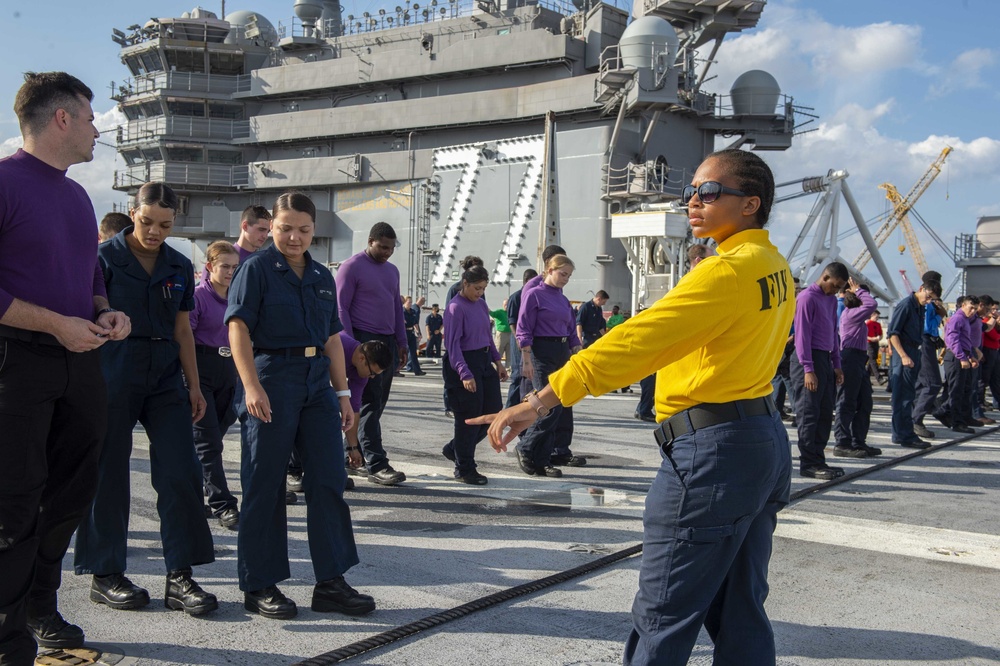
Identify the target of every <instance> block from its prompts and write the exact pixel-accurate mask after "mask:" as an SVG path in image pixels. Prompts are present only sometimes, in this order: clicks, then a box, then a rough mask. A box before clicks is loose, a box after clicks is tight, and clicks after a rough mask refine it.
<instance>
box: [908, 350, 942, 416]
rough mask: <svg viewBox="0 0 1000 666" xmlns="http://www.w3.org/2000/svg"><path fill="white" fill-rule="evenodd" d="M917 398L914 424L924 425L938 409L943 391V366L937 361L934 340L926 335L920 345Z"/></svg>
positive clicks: (914, 404) (914, 405) (914, 409)
mask: <svg viewBox="0 0 1000 666" xmlns="http://www.w3.org/2000/svg"><path fill="white" fill-rule="evenodd" d="M916 391H917V397H916V399H915V400H914V402H913V422H914V423H923V420H924V417H925V416H927V415H928V414H932V413H934V411H935V410H936V409H937V407H936V405H937V397H938V393H939V392H940V391H941V366H940V365H939V364H938V360H937V346H936V345H935V342H934V338H932V337H931V336H929V335H925V336H924V338H923V341H922V342H921V343H920V372H919V373H918V374H917V386H916Z"/></svg>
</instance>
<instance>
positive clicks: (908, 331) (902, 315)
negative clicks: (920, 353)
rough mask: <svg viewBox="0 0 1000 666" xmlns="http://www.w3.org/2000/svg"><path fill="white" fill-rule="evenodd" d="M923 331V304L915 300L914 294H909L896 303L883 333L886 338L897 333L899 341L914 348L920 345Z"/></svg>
mask: <svg viewBox="0 0 1000 666" xmlns="http://www.w3.org/2000/svg"><path fill="white" fill-rule="evenodd" d="M923 331H924V306H922V305H921V304H920V301H918V300H917V297H916V295H914V294H910V295H909V296H908V297H906V298H904V299H903V300H901V301H900V302H899V303H898V304H897V305H896V309H895V310H893V312H892V319H890V320H889V330H888V331H887V332H886V334H885V335H886V337H887V338H889V337H892V336H893V335H898V336H899V340H900V342H902V343H903V344H904V345H905V346H906V347H907V348H909V349H916V348H917V347H919V346H920V340H921V336H922V334H923Z"/></svg>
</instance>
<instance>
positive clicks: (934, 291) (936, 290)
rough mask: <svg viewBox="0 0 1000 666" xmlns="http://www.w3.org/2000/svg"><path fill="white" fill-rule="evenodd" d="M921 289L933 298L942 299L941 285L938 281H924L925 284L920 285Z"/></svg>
mask: <svg viewBox="0 0 1000 666" xmlns="http://www.w3.org/2000/svg"><path fill="white" fill-rule="evenodd" d="M920 288H921V289H923V290H924V291H926V292H928V293H930V294H931V296H935V297H937V298H941V283H940V282H938V281H937V280H924V283H923V284H922V285H920Z"/></svg>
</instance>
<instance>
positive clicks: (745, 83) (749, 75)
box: [729, 69, 781, 116]
mask: <svg viewBox="0 0 1000 666" xmlns="http://www.w3.org/2000/svg"><path fill="white" fill-rule="evenodd" d="M729 94H730V95H732V98H733V113H734V114H736V115H738V116H743V115H746V116H773V115H774V114H775V107H777V106H778V97H780V96H781V86H779V85H778V81H777V80H776V79H775V78H774V77H773V76H771V75H770V74H769V73H767V72H765V71H764V70H762V69H751V70H750V71H749V72H744V73H743V74H740V76H739V77H738V78H737V79H736V80H735V81H733V86H732V87H731V88H730V89H729Z"/></svg>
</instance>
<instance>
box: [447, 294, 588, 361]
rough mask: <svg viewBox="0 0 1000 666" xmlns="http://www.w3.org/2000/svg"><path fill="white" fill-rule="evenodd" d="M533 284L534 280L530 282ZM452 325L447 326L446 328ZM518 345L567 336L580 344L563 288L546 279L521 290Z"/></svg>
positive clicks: (574, 343)
mask: <svg viewBox="0 0 1000 666" xmlns="http://www.w3.org/2000/svg"><path fill="white" fill-rule="evenodd" d="M528 284H529V285H530V284H531V283H530V281H529V283H528ZM447 330H448V327H447V326H445V331H447ZM515 335H516V337H517V345H518V346H519V347H530V346H531V345H532V343H533V342H534V339H535V338H536V337H558V338H561V337H564V336H565V337H566V338H567V341H568V342H569V346H570V347H579V346H580V338H579V336H578V335H577V334H576V317H574V316H573V307H572V306H571V305H570V304H569V301H568V300H566V297H565V296H563V293H562V290H561V289H558V288H556V287H553V286H550V285H548V284H545V283H544V282H543V283H542V284H540V285H538V286H536V287H534V288H532V289H530V290H529V289H528V286H527V285H525V288H524V290H523V291H522V292H521V311H520V312H519V313H518V315H517V332H516V334H515Z"/></svg>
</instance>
